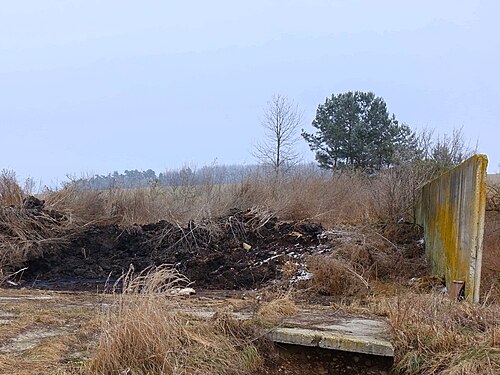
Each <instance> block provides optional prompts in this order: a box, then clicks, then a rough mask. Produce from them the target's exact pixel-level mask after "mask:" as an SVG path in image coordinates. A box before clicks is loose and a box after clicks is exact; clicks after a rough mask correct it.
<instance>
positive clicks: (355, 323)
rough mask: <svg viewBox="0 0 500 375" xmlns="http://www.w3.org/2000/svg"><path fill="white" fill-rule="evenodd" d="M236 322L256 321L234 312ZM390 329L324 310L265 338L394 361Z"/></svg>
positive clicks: (303, 314)
mask: <svg viewBox="0 0 500 375" xmlns="http://www.w3.org/2000/svg"><path fill="white" fill-rule="evenodd" d="M186 313H188V314H192V315H195V316H198V317H200V318H203V319H211V318H212V317H213V315H214V313H215V312H214V311H210V309H206V308H205V309H200V310H197V309H193V310H189V311H186ZM232 314H233V316H234V317H235V318H236V319H241V320H247V319H252V318H254V315H252V314H249V313H242V312H234V313H232ZM389 332H390V330H389V326H388V324H387V323H386V321H385V320H383V319H378V318H367V317H352V316H339V315H338V314H336V313H335V312H328V311H325V310H315V309H304V310H301V311H300V312H299V313H297V314H295V315H293V316H292V317H289V318H286V319H283V320H282V321H280V322H279V323H276V326H275V327H267V328H266V329H265V332H264V333H265V334H266V335H267V336H268V337H269V338H270V339H271V340H272V341H274V342H276V343H281V344H293V345H301V346H309V347H318V348H323V349H332V350H341V351H346V352H353V353H363V354H372V355H376V356H382V357H394V347H393V346H392V343H391V338H390V333H389Z"/></svg>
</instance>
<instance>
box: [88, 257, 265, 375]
mask: <svg viewBox="0 0 500 375" xmlns="http://www.w3.org/2000/svg"><path fill="white" fill-rule="evenodd" d="M185 281H186V280H185V278H183V277H182V276H180V275H179V274H178V273H177V272H175V271H172V270H171V269H170V268H169V267H166V266H163V267H160V268H158V269H151V270H149V272H147V273H142V274H140V275H138V276H136V277H134V275H133V274H132V273H128V274H127V275H125V276H124V278H123V283H124V285H123V291H124V293H123V294H121V295H119V296H118V304H117V306H116V309H115V310H111V311H110V312H109V313H108V315H107V316H106V318H105V319H104V321H103V325H102V331H103V333H102V336H101V339H100V342H99V345H98V348H97V351H96V353H95V356H94V358H93V359H92V361H91V363H90V364H89V366H88V373H90V374H125V373H126V374H144V375H145V374H205V375H209V374H249V373H251V372H252V371H254V370H255V369H257V368H258V367H259V366H260V365H261V364H262V360H261V357H260V355H259V353H258V350H257V347H256V346H255V345H254V343H253V341H252V340H251V337H250V336H251V332H250V331H249V329H246V328H245V327H243V326H242V324H241V323H239V322H235V321H233V320H231V319H230V318H228V316H226V315H222V316H221V315H219V316H216V317H215V318H214V320H213V321H207V320H203V319H197V318H194V317H193V316H190V315H186V314H183V313H181V312H179V311H178V310H176V308H175V307H176V302H175V300H174V299H173V298H172V297H171V296H170V293H169V290H171V288H173V287H174V286H178V285H180V284H182V283H184V282H185Z"/></svg>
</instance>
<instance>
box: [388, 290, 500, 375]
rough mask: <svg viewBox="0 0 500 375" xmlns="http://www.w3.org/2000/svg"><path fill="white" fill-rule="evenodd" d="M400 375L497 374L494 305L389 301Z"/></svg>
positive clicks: (429, 298) (499, 330) (412, 297)
mask: <svg viewBox="0 0 500 375" xmlns="http://www.w3.org/2000/svg"><path fill="white" fill-rule="evenodd" d="M386 308H387V313H388V317H389V321H390V324H391V325H392V329H393V332H394V345H395V351H396V357H395V367H394V371H395V372H396V373H401V374H410V375H411V374H448V375H451V374H453V375H455V374H456V375H458V374H464V375H465V374H478V375H479V374H498V373H499V372H500V349H499V347H500V325H499V324H498V316H499V314H500V307H499V306H498V305H490V306H484V305H478V304H471V303H467V302H455V301H451V300H449V299H448V298H447V297H446V296H443V295H432V294H425V295H418V294H406V295H404V296H401V297H398V298H395V299H392V300H389V301H388V302H387V306H386Z"/></svg>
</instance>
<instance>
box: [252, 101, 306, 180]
mask: <svg viewBox="0 0 500 375" xmlns="http://www.w3.org/2000/svg"><path fill="white" fill-rule="evenodd" d="M301 124H302V113H301V112H300V111H299V109H298V106H297V104H295V103H294V102H293V101H291V100H289V99H288V98H287V97H285V96H282V95H279V94H277V95H274V96H273V97H272V98H271V100H270V101H268V102H267V105H266V107H265V109H264V116H263V120H262V126H263V127H264V129H265V137H266V138H265V140H264V141H262V142H260V143H257V144H255V145H254V150H253V152H252V155H253V156H255V157H256V158H257V159H258V160H259V161H260V162H261V163H262V164H264V165H268V166H270V167H271V168H272V170H273V172H274V173H275V174H276V176H279V175H280V174H281V173H282V172H283V171H285V170H287V169H289V168H291V167H292V166H293V165H295V164H297V163H298V161H299V154H298V153H297V152H296V151H295V150H294V146H295V144H296V142H297V141H298V129H299V127H300V125H301Z"/></svg>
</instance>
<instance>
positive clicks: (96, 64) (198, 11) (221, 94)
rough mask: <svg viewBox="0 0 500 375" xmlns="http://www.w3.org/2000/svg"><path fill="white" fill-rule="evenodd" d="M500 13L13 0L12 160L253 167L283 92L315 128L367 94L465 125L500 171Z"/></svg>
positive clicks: (63, 166)
mask: <svg viewBox="0 0 500 375" xmlns="http://www.w3.org/2000/svg"><path fill="white" fill-rule="evenodd" d="M499 14H500V2H498V1H495V0H491V1H470V0H468V1H459V0H453V1H418V2H417V1H415V2H407V1H400V0H398V1H380V0H378V1H371V0H365V1H355V0H337V1H336V0H288V1H285V0H282V1H273V0H267V1H260V0H253V1H234V0H232V1H217V0H212V1H195V0H192V1H167V0H163V1H159V0H156V1H125V0H120V1H111V0H106V1H102V0H100V1H97V0H85V1H62V0H61V1H49V0H44V1H40V0H36V1H35V0H32V1H4V2H2V4H1V8H0V168H8V169H14V170H15V171H17V173H18V175H19V176H20V177H21V178H25V177H27V176H32V177H34V178H36V179H43V182H44V183H46V184H53V183H55V182H57V181H63V180H64V179H65V175H66V174H68V173H69V174H76V175H78V174H80V173H82V172H87V173H99V174H107V173H109V172H112V171H114V170H118V171H123V170H125V169H148V168H152V169H154V170H156V171H157V172H160V171H162V170H164V169H165V168H175V167H180V166H182V165H183V164H185V163H193V164H196V165H198V166H201V165H204V164H211V163H213V162H214V161H215V160H216V163H218V164H230V163H246V164H250V163H253V162H254V160H253V158H252V156H251V154H250V151H251V149H252V143H254V142H255V141H257V140H259V139H261V138H262V136H263V130H262V127H261V125H260V121H261V118H262V111H263V108H264V106H265V103H266V101H267V100H269V99H270V97H271V96H272V95H273V94H274V93H280V94H283V95H286V96H288V97H289V98H291V99H293V100H295V101H296V102H297V103H298V104H299V106H300V107H301V108H302V109H303V111H304V128H305V129H307V130H309V131H312V130H313V128H312V127H311V121H312V119H313V118H314V115H315V111H316V108H317V106H318V104H320V103H323V102H324V100H325V98H326V97H327V96H330V95H331V94H332V93H340V92H344V91H350V90H363V91H373V92H375V94H376V95H378V96H382V97H383V98H384V99H385V100H386V102H387V104H388V108H389V111H390V112H393V113H395V114H396V117H397V118H398V119H399V120H400V121H403V122H406V123H407V124H409V125H411V126H412V127H414V128H422V127H427V128H435V129H436V132H439V133H444V132H446V133H451V131H452V129H453V128H454V127H461V126H463V129H464V133H465V136H466V137H467V139H470V142H471V144H472V145H475V143H476V142H478V144H479V151H481V152H484V153H486V154H488V155H489V157H490V167H489V171H490V172H497V171H498V170H499V168H500V167H499V164H500V147H499V139H500V125H499V119H500V105H499V104H500V103H499V99H500V96H499V94H500V22H499V19H498V15H499ZM300 150H301V151H302V152H303V154H304V159H305V160H313V157H314V155H313V154H312V152H310V151H309V149H308V147H307V145H306V144H305V142H301V144H300Z"/></svg>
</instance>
